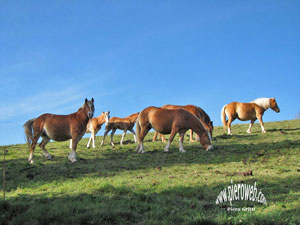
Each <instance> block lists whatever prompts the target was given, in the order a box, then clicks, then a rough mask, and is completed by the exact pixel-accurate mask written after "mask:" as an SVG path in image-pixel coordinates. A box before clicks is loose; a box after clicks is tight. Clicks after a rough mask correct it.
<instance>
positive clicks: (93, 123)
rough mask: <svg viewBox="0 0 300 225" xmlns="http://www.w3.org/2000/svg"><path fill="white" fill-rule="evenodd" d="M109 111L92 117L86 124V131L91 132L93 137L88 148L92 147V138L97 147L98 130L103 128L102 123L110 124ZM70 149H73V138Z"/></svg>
mask: <svg viewBox="0 0 300 225" xmlns="http://www.w3.org/2000/svg"><path fill="white" fill-rule="evenodd" d="M109 113H110V112H109V111H108V112H103V113H102V114H101V115H100V116H98V117H94V118H91V119H90V120H89V122H88V124H87V126H86V132H85V133H91V137H90V139H89V141H88V143H87V146H86V147H87V148H89V147H90V143H91V140H92V141H93V148H95V147H96V146H95V136H96V134H97V133H98V131H99V130H100V129H101V127H102V125H103V124H104V123H105V124H106V126H107V124H108V120H109V118H110V116H109ZM70 149H72V139H71V140H70Z"/></svg>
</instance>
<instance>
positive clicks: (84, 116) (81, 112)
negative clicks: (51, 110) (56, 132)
mask: <svg viewBox="0 0 300 225" xmlns="http://www.w3.org/2000/svg"><path fill="white" fill-rule="evenodd" d="M75 115H76V117H77V118H79V120H81V121H82V122H84V123H88V121H89V117H88V116H87V113H86V112H85V110H84V108H80V109H79V110H78V111H77V112H76V113H75Z"/></svg>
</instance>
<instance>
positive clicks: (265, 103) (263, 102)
mask: <svg viewBox="0 0 300 225" xmlns="http://www.w3.org/2000/svg"><path fill="white" fill-rule="evenodd" d="M252 103H255V104H256V105H258V106H260V107H261V108H263V109H264V111H266V110H267V109H269V108H270V99H269V98H260V99H256V100H254V101H252Z"/></svg>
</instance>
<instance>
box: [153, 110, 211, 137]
mask: <svg viewBox="0 0 300 225" xmlns="http://www.w3.org/2000/svg"><path fill="white" fill-rule="evenodd" d="M161 108H163V109H184V110H186V111H188V112H190V113H192V114H194V115H195V116H196V117H197V118H198V119H199V120H201V121H202V123H203V124H204V126H205V128H206V129H208V130H209V132H210V135H211V136H212V131H213V129H214V126H213V122H212V121H211V120H210V118H209V116H208V115H207V113H206V112H205V111H204V110H203V109H201V108H200V107H197V106H194V105H183V106H181V105H164V106H162V107H161ZM157 134H158V132H155V134H154V136H153V139H152V141H153V142H154V141H156V137H157ZM161 139H162V141H163V142H165V141H166V139H165V137H164V136H163V135H161ZM190 141H191V142H193V141H194V140H193V130H190Z"/></svg>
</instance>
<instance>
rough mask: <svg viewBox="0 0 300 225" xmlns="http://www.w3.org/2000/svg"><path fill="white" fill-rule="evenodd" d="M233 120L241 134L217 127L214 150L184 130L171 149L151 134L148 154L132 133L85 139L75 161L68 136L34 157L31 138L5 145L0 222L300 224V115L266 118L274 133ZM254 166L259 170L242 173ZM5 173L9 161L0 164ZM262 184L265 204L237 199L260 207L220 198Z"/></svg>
mask: <svg viewBox="0 0 300 225" xmlns="http://www.w3.org/2000/svg"><path fill="white" fill-rule="evenodd" d="M247 126H248V125H234V126H233V128H232V132H233V134H234V135H233V136H227V135H224V131H223V128H221V127H216V128H215V130H214V149H213V150H212V151H209V152H206V151H204V150H203V148H202V147H201V146H200V144H199V143H197V142H195V143H189V142H188V141H187V139H188V138H187V137H186V141H185V143H184V148H185V150H186V151H187V152H186V153H179V151H178V138H175V139H174V142H173V144H172V145H171V147H170V153H164V152H163V148H164V146H165V144H164V143H161V142H156V143H152V142H151V138H152V136H153V133H149V134H148V135H147V137H146V141H145V143H144V144H145V150H146V153H145V154H137V153H135V152H134V151H133V150H134V149H135V147H136V145H135V144H134V143H133V138H132V135H131V134H128V135H127V136H126V138H125V140H126V142H125V143H126V145H124V146H120V145H119V143H118V142H119V140H120V136H115V143H116V146H115V148H112V147H111V146H110V145H109V144H108V143H109V141H108V139H109V138H108V139H107V140H106V145H105V146H103V147H100V145H99V144H100V142H101V140H102V137H97V139H96V149H93V148H91V149H87V148H86V147H85V146H86V144H87V141H88V140H87V139H83V140H81V141H80V143H79V146H78V154H77V159H78V162H77V163H70V162H68V160H67V156H68V153H69V151H70V150H69V148H68V144H69V143H68V142H51V143H49V144H48V145H47V147H48V150H49V152H50V153H51V154H52V155H53V156H54V158H53V160H46V159H45V158H44V157H42V155H41V150H40V149H39V148H37V149H36V151H35V158H34V159H35V163H34V164H33V165H30V164H29V163H28V162H27V158H28V155H29V152H28V147H27V145H25V144H24V145H12V146H1V147H0V157H1V160H2V159H3V153H4V149H7V150H8V152H7V154H6V201H3V198H2V193H3V186H2V182H1V186H0V187H1V201H0V224H30V225H34V224H155V225H156V224H167V225H170V224H300V172H299V170H300V120H290V121H281V122H273V123H266V124H265V127H266V129H267V133H266V134H262V133H260V126H259V125H257V124H255V126H254V127H253V133H252V134H250V135H249V134H246V130H247ZM249 170H252V171H253V176H242V175H241V172H245V171H249ZM0 172H1V174H2V173H3V171H2V165H1V171H0ZM231 179H232V180H233V182H234V183H235V184H238V183H246V184H251V185H253V184H254V182H256V184H257V188H258V189H259V190H260V191H262V193H263V194H264V195H265V197H266V199H267V205H263V204H260V203H256V202H250V201H237V202H233V207H255V211H254V212H228V211H227V210H226V208H227V207H228V206H229V203H223V204H221V205H216V204H215V201H216V198H217V196H218V194H219V193H220V191H222V190H223V189H224V188H226V187H228V186H229V185H230V184H231Z"/></svg>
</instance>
